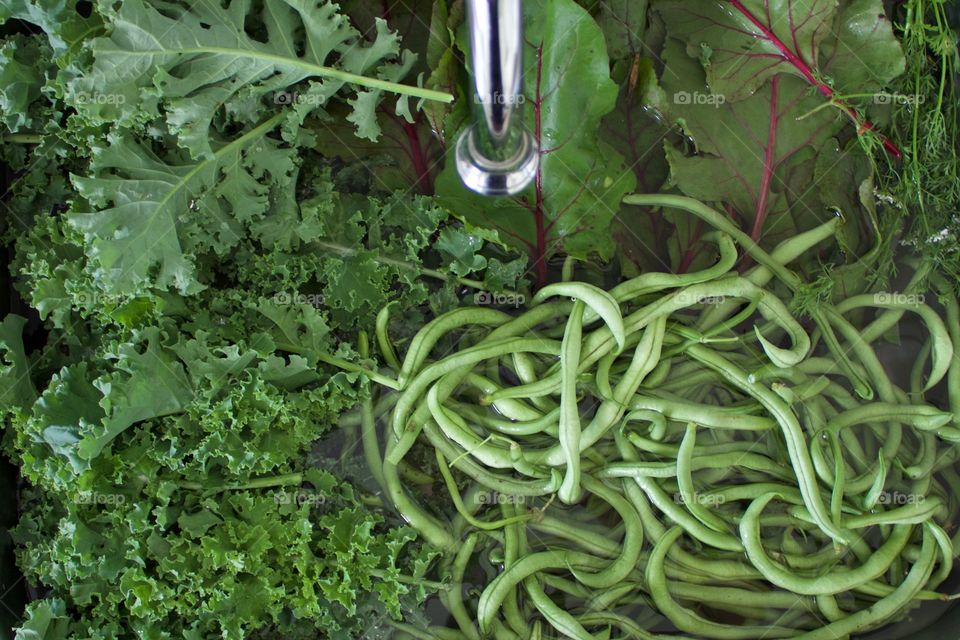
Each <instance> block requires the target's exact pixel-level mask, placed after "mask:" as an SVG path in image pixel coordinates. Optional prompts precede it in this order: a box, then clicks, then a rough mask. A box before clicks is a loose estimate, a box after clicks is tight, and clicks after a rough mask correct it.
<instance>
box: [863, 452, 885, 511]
mask: <svg viewBox="0 0 960 640" xmlns="http://www.w3.org/2000/svg"><path fill="white" fill-rule="evenodd" d="M886 482H887V464H886V460H884V457H883V449H882V448H881V449H880V451H879V455H878V459H877V474H876V476H875V477H874V480H873V484H871V485H870V489H869V490H868V491H867V494H866V495H865V496H864V497H863V508H864V509H867V510H870V509H873V508H874V507H875V506H876V505H877V503H878V502H879V501H880V496H881V494H882V493H883V489H884V487H885V486H886Z"/></svg>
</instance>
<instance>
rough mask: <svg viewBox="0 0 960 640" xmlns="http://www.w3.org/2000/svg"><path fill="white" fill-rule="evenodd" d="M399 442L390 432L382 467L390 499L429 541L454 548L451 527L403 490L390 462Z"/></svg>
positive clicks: (450, 548) (445, 547) (393, 465)
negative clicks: (392, 451) (422, 507)
mask: <svg viewBox="0 0 960 640" xmlns="http://www.w3.org/2000/svg"><path fill="white" fill-rule="evenodd" d="M397 444H398V442H397V439H396V437H395V436H394V435H393V434H392V433H388V434H387V445H386V447H387V449H386V459H385V460H384V462H383V467H382V468H383V478H384V483H385V485H386V491H387V495H388V496H389V497H390V501H391V502H392V503H393V506H394V507H395V508H396V509H397V511H399V512H400V513H402V514H403V517H404V518H405V519H406V520H407V522H409V523H410V524H411V525H412V526H413V527H414V528H415V529H416V530H417V531H418V532H419V533H420V535H422V536H423V537H424V539H425V540H426V541H427V542H429V543H430V544H432V545H433V546H435V547H439V548H440V549H444V550H452V549H454V548H455V547H456V544H457V543H456V542H455V540H454V539H453V536H451V535H450V532H449V527H448V526H447V525H445V524H443V523H441V522H440V521H439V520H437V519H436V518H434V517H433V516H431V515H430V514H428V513H426V512H425V511H424V510H423V509H421V508H420V507H419V506H418V505H417V504H416V503H415V502H414V501H413V500H411V499H410V498H409V497H408V496H407V494H406V492H405V491H404V490H403V486H402V485H401V484H400V478H399V476H398V474H397V466H396V464H394V463H392V462H390V453H391V450H392V449H393V448H394V447H396V446H397ZM401 460H402V457H401ZM397 462H400V460H397Z"/></svg>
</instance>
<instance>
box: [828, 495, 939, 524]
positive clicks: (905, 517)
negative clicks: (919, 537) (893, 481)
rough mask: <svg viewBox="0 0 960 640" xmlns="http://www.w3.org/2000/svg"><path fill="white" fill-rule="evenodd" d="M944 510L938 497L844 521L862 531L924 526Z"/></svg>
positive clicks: (852, 517) (851, 517)
mask: <svg viewBox="0 0 960 640" xmlns="http://www.w3.org/2000/svg"><path fill="white" fill-rule="evenodd" d="M942 509H943V501H942V500H940V498H938V497H936V496H932V497H930V498H924V499H923V500H921V501H919V502H914V503H912V504H906V505H903V506H900V507H896V508H894V509H890V510H889V511H878V512H876V513H865V514H863V515H860V516H850V517H848V518H846V519H845V520H844V521H843V524H844V526H846V527H849V528H851V529H862V528H864V527H871V526H875V525H881V524H922V523H924V522H926V521H927V520H929V519H930V518H931V517H932V516H933V515H934V514H936V513H937V512H938V511H941V510H942Z"/></svg>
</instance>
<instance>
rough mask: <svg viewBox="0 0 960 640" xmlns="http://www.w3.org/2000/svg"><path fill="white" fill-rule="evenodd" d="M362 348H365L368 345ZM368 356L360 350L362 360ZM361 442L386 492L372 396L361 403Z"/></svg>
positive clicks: (368, 461)
mask: <svg viewBox="0 0 960 640" xmlns="http://www.w3.org/2000/svg"><path fill="white" fill-rule="evenodd" d="M364 342H365V341H364ZM361 346H362V347H365V346H366V344H363V345H361ZM368 355H369V354H368V353H366V349H364V348H361V349H360V357H361V358H366V357H367V356H368ZM360 442H361V446H362V447H363V457H364V460H365V461H366V463H367V468H368V469H370V474H371V475H372V476H373V480H374V482H376V483H377V486H378V487H380V490H381V491H385V490H386V487H387V484H386V481H385V480H384V477H383V467H382V464H381V461H382V460H383V458H382V457H381V454H380V445H379V443H378V442H377V425H376V421H375V419H374V407H373V397H372V396H367V397H366V398H364V399H363V401H362V402H361V403H360Z"/></svg>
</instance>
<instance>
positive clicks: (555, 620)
mask: <svg viewBox="0 0 960 640" xmlns="http://www.w3.org/2000/svg"><path fill="white" fill-rule="evenodd" d="M523 586H524V588H525V589H526V592H527V595H528V596H529V597H530V601H531V602H532V603H533V606H535V607H536V608H537V610H538V611H539V612H540V613H541V615H543V618H544V619H545V620H546V621H547V622H549V623H550V625H551V626H553V628H554V629H556V630H557V631H559V632H560V633H561V634H563V636H564V637H566V638H573V639H574V640H600V639H599V638H596V637H595V636H594V635H593V634H591V633H590V632H589V631H587V630H586V629H584V628H583V625H582V624H580V622H579V621H578V620H577V618H576V617H575V616H574V615H572V614H571V613H568V612H567V611H565V610H564V609H562V608H560V607H559V606H557V604H556V603H554V601H553V600H551V599H550V598H549V597H548V596H547V594H546V592H545V591H544V590H543V587H541V586H540V583H539V582H538V581H537V579H536V577H534V576H530V577H528V578H526V579H525V580H524V581H523Z"/></svg>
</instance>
